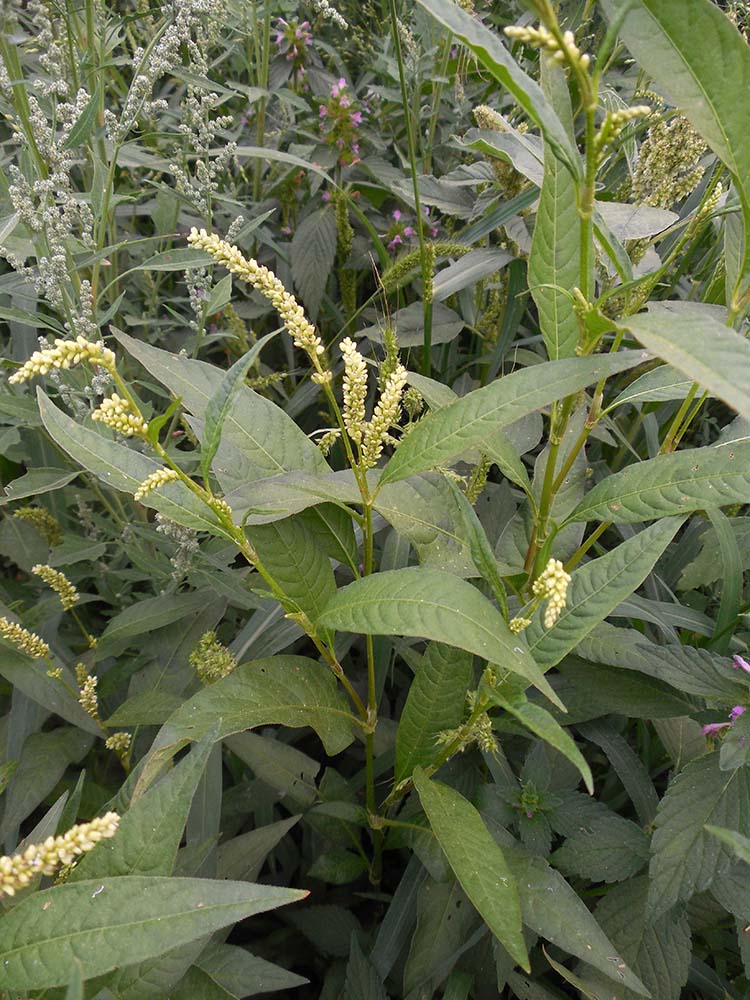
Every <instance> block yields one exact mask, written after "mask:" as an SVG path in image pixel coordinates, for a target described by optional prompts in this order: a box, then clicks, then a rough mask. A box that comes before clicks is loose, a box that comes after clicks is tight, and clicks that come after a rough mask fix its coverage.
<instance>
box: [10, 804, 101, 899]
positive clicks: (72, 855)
mask: <svg viewBox="0 0 750 1000" xmlns="http://www.w3.org/2000/svg"><path fill="white" fill-rule="evenodd" d="M119 823H120V817H119V816H118V814H117V813H116V812H108V813H105V815H104V816H100V817H98V818H97V819H93V820H91V822H90V823H79V824H77V825H76V826H73V827H71V828H70V829H69V830H68V831H67V832H66V833H63V834H60V835H59V836H57V837H47V839H46V840H45V841H44V842H43V843H41V844H32V845H31V846H30V847H27V848H26V850H25V851H22V852H21V853H20V854H13V855H5V856H4V857H1V858H0V898H1V897H2V896H15V894H16V893H17V892H20V891H21V889H25V888H26V887H27V886H28V885H30V884H31V882H32V881H33V880H34V879H35V878H36V877H37V876H39V875H54V873H55V871H56V870H57V868H58V866H60V865H69V864H72V862H74V861H75V860H76V858H78V857H80V856H81V855H82V854H85V853H86V852H87V851H91V850H93V848H94V847H96V845H97V844H98V843H99V842H100V841H102V840H107V839H108V838H110V837H114V835H115V834H116V833H117V827H118V825H119Z"/></svg>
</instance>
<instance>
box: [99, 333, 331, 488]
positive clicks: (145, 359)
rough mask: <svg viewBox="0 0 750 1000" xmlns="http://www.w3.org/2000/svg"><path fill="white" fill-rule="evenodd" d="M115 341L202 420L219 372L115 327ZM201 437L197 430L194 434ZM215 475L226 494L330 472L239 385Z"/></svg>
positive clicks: (275, 411)
mask: <svg viewBox="0 0 750 1000" xmlns="http://www.w3.org/2000/svg"><path fill="white" fill-rule="evenodd" d="M113 332H114V333H115V335H116V337H117V339H118V340H119V341H120V343H122V345H123V346H124V347H125V348H126V350H127V351H128V353H129V354H132V355H133V357H134V358H136V360H138V361H140V363H141V364H142V365H143V366H144V368H145V369H146V370H147V371H148V373H149V375H150V376H151V377H152V378H155V379H157V380H158V381H159V382H161V383H162V385H165V386H166V387H167V388H168V389H169V390H170V392H172V393H173V395H175V396H179V397H181V398H182V403H183V406H184V407H185V409H187V410H188V411H189V412H190V413H192V414H193V416H194V417H197V418H198V419H199V420H201V421H202V420H204V419H205V415H206V408H207V407H208V404H209V402H210V401H211V399H212V398H213V397H214V396H215V394H216V393H217V392H218V390H219V387H220V385H221V382H222V379H223V377H224V372H222V371H221V369H219V368H217V367H216V366H215V365H210V364H207V363H206V362H204V361H194V360H192V359H190V358H183V357H180V356H179V355H177V354H170V353H169V352H168V351H162V350H160V349H159V348H157V347H152V346H150V345H149V344H146V343H144V342H142V341H139V340H136V339H135V338H133V337H129V336H127V334H124V333H121V332H119V331H113ZM198 436H199V437H200V433H199V435H198ZM213 471H214V474H215V475H216V477H217V479H218V480H219V483H220V484H221V487H222V489H223V490H224V492H225V493H229V492H230V491H231V490H233V489H235V488H236V487H238V486H243V485H245V484H246V483H250V482H254V481H255V480H258V479H265V478H266V477H268V476H277V475H281V474H282V473H284V472H309V473H323V472H328V471H330V470H329V468H328V464H327V463H326V461H325V459H324V458H323V456H322V455H321V453H320V450H319V449H318V448H317V447H316V446H315V445H314V444H313V442H312V441H311V440H310V439H309V438H308V437H307V435H306V434H305V433H304V431H302V430H301V429H300V428H299V427H298V426H297V425H296V424H295V423H294V421H293V420H292V419H291V417H289V416H288V415H287V414H286V413H285V412H284V411H283V410H282V409H281V408H280V407H278V406H276V404H275V403H273V402H271V400H270V399H266V398H265V397H264V396H260V395H259V394H258V393H256V392H253V390H252V389H250V388H248V386H246V385H243V386H240V388H239V390H238V391H237V393H236V395H235V397H234V402H233V406H232V409H231V411H230V412H229V413H228V414H227V417H226V419H225V421H224V426H223V431H222V436H221V443H220V445H219V450H218V451H217V453H216V456H215V459H214V469H213Z"/></svg>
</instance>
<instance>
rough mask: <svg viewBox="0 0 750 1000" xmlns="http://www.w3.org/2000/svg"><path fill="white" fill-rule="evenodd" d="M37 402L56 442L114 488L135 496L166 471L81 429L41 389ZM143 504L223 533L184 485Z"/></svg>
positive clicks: (176, 485)
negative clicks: (150, 478)
mask: <svg viewBox="0 0 750 1000" xmlns="http://www.w3.org/2000/svg"><path fill="white" fill-rule="evenodd" d="M37 400H38V402H39V411H40V413H41V415H42V421H43V423H44V426H45V428H46V430H47V432H48V433H49V434H50V436H51V437H52V438H53V440H54V441H56V442H57V444H58V445H59V446H60V447H61V448H62V449H63V451H65V452H67V454H68V455H70V457H71V458H72V459H73V460H74V461H75V462H77V463H78V464H79V465H81V466H83V468H84V469H88V470H89V472H93V473H94V475H95V476H96V477H97V478H98V479H100V480H101V481H102V482H103V483H104V484H105V485H107V486H110V487H112V489H115V490H121V491H122V492H123V493H129V494H130V495H131V496H132V495H133V494H134V493H135V491H136V490H137V489H138V487H139V486H140V485H141V483H142V482H143V481H144V479H146V478H147V477H148V476H150V475H151V474H152V473H153V472H156V471H157V469H161V468H163V466H162V464H161V462H157V461H155V460H154V459H153V458H149V457H148V456H147V455H142V454H141V453H140V452H138V451H135V450H134V449H132V448H128V447H127V446H126V445H124V444H118V443H117V442H116V441H113V440H112V439H111V438H109V437H105V435H104V434H103V433H101V434H100V433H99V432H98V431H95V430H91V429H90V428H88V427H86V426H82V425H81V424H79V423H78V422H77V421H75V420H73V419H72V417H69V416H68V415H67V414H66V413H63V411H62V410H60V409H59V408H58V407H57V406H55V404H54V403H53V402H52V401H51V400H50V399H49V397H48V396H47V395H46V394H45V393H44V392H43V391H42V390H41V389H37ZM143 503H144V505H145V506H146V507H153V508H154V509H155V510H158V511H159V512H160V513H161V514H164V515H165V516H166V517H168V518H170V520H172V521H176V522H177V523H178V524H182V525H184V526H185V527H186V528H193V529H194V530H196V531H210V532H212V533H213V534H220V533H221V532H222V529H221V527H220V525H219V522H218V520H217V518H216V515H215V514H214V513H213V512H212V511H211V509H210V508H209V507H207V506H206V504H204V503H203V502H202V501H201V500H199V499H198V497H196V496H195V494H193V493H191V491H190V490H189V489H188V487H187V486H185V484H184V483H180V482H173V483H167V485H166V486H162V487H160V488H159V489H158V490H152V492H151V493H149V494H148V495H147V496H145V497H144V498H143Z"/></svg>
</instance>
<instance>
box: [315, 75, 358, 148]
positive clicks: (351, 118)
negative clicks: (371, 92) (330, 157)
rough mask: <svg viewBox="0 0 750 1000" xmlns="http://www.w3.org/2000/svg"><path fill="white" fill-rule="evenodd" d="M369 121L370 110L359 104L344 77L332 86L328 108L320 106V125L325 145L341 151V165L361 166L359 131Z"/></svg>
mask: <svg viewBox="0 0 750 1000" xmlns="http://www.w3.org/2000/svg"><path fill="white" fill-rule="evenodd" d="M366 117H367V109H366V107H365V106H364V105H363V104H360V103H359V102H357V100H356V98H355V97H354V96H353V95H352V93H351V92H350V90H349V87H348V84H347V82H346V80H345V79H344V77H343V76H342V77H341V78H340V79H339V80H338V81H337V82H336V83H334V84H332V85H331V92H330V95H329V97H328V98H327V99H326V102H325V104H322V103H321V104H320V105H319V106H318V123H319V128H320V133H321V136H322V138H323V141H324V142H325V143H326V144H327V145H329V146H334V147H335V148H336V150H337V151H338V157H339V164H340V165H341V166H344V167H345V166H352V165H353V164H355V163H359V133H358V131H357V130H358V129H359V128H360V126H361V125H362V122H363V121H364V119H365V118H366Z"/></svg>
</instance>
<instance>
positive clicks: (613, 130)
mask: <svg viewBox="0 0 750 1000" xmlns="http://www.w3.org/2000/svg"><path fill="white" fill-rule="evenodd" d="M650 114H651V108H650V107H649V106H648V104H636V105H634V106H633V107H631V108H620V109H619V110H617V111H608V112H607V114H606V115H605V116H604V121H603V122H602V124H601V126H600V128H599V131H598V132H597V133H596V136H595V138H594V148H595V150H596V153H597V156H598V157H599V158H601V157H602V156H603V155H604V153H605V152H606V150H607V148H608V147H609V146H611V145H612V144H613V143H614V142H615V140H616V139H618V138H619V137H620V135H621V133H622V130H623V129H624V128H625V126H626V125H629V124H630V122H632V121H635V120H636V119H637V118H645V117H646V116H647V115H650Z"/></svg>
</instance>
